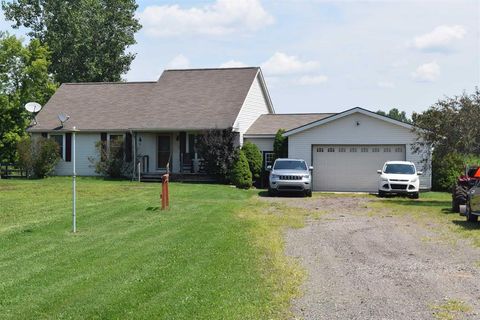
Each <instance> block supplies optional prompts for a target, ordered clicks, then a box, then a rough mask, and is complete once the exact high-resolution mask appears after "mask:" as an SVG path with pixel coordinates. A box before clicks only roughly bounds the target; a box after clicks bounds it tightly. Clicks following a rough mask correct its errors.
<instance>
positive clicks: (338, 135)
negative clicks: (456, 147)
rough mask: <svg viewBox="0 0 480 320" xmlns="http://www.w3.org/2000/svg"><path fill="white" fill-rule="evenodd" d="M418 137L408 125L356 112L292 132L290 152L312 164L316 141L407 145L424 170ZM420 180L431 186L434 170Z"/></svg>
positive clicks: (409, 154)
mask: <svg viewBox="0 0 480 320" xmlns="http://www.w3.org/2000/svg"><path fill="white" fill-rule="evenodd" d="M415 139H416V136H415V134H414V133H413V132H411V131H410V130H409V129H407V128H404V127H402V126H398V125H395V124H392V123H389V122H386V121H383V120H379V119H375V118H373V117H370V116H367V115H364V114H361V113H355V114H352V115H349V116H346V117H343V118H340V119H337V120H334V121H332V122H329V123H326V124H323V125H319V126H317V127H314V128H311V129H308V130H305V131H302V132H299V133H296V134H294V135H291V136H289V137H288V156H289V157H290V158H299V159H304V160H305V161H307V163H308V164H309V165H312V146H313V145H369V144H372V145H387V144H391V145H405V151H406V160H407V161H411V162H413V163H415V165H416V166H417V169H418V170H419V171H420V170H423V163H422V162H421V156H420V155H418V154H414V153H413V151H412V145H413V144H414V142H415ZM352 161H354V159H352ZM379 169H380V168H379ZM420 182H421V183H420V184H421V188H422V189H430V188H431V173H430V171H427V172H424V175H423V176H421V177H420Z"/></svg>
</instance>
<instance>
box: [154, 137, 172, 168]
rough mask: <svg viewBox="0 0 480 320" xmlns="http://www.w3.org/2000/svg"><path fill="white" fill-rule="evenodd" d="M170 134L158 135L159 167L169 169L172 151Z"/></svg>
mask: <svg viewBox="0 0 480 320" xmlns="http://www.w3.org/2000/svg"><path fill="white" fill-rule="evenodd" d="M170 146H171V142H170V136H167V135H161V136H158V137H157V169H164V170H165V169H167V164H168V163H169V160H170V151H171V148H170Z"/></svg>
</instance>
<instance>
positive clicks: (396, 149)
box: [395, 147, 403, 152]
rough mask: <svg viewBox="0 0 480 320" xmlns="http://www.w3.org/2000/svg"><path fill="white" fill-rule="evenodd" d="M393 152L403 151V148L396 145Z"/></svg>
mask: <svg viewBox="0 0 480 320" xmlns="http://www.w3.org/2000/svg"><path fill="white" fill-rule="evenodd" d="M395 152H403V148H402V147H397V148H395Z"/></svg>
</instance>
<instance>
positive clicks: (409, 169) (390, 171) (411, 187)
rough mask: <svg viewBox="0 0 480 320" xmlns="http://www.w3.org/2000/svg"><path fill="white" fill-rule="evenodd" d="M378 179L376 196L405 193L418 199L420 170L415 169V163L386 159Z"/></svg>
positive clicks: (379, 171) (378, 171)
mask: <svg viewBox="0 0 480 320" xmlns="http://www.w3.org/2000/svg"><path fill="white" fill-rule="evenodd" d="M377 173H378V174H380V178H379V179H378V196H379V197H384V196H385V195H387V194H407V195H408V196H409V197H410V198H413V199H418V193H419V191H420V179H419V178H418V176H420V175H422V172H420V171H417V168H415V164H414V163H412V162H407V161H387V162H385V164H384V165H383V169H382V170H377Z"/></svg>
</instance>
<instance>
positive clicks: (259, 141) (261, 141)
mask: <svg viewBox="0 0 480 320" xmlns="http://www.w3.org/2000/svg"><path fill="white" fill-rule="evenodd" d="M274 140H275V139H274V138H245V141H250V142H251V143H253V144H255V145H256V146H257V147H258V149H260V151H261V152H263V151H273V141H274Z"/></svg>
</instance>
